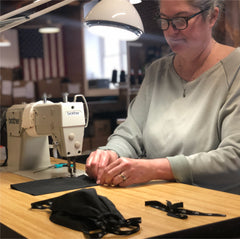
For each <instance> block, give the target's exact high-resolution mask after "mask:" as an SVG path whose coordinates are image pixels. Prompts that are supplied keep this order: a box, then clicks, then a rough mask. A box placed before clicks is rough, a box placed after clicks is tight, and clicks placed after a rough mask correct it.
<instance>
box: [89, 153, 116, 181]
mask: <svg viewBox="0 0 240 239" xmlns="http://www.w3.org/2000/svg"><path fill="white" fill-rule="evenodd" d="M117 158H118V155H117V153H115V152H114V151H111V150H100V149H98V150H96V151H94V152H92V153H91V154H90V155H89V157H88V159H87V161H86V173H87V174H88V176H89V177H91V178H95V179H96V181H97V183H98V184H99V183H100V178H101V177H102V174H103V171H104V169H105V168H106V167H107V165H109V164H110V163H112V162H113V161H115V160H116V159H117Z"/></svg>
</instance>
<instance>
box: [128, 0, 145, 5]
mask: <svg viewBox="0 0 240 239" xmlns="http://www.w3.org/2000/svg"><path fill="white" fill-rule="evenodd" d="M141 2H142V0H130V3H132V4H138V3H141Z"/></svg>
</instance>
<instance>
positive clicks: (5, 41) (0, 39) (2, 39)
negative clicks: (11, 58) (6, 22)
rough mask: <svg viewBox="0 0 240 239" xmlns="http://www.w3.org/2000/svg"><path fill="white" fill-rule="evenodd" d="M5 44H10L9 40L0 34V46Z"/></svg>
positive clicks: (5, 45)
mask: <svg viewBox="0 0 240 239" xmlns="http://www.w3.org/2000/svg"><path fill="white" fill-rule="evenodd" d="M7 46H11V42H10V41H9V40H8V39H6V38H5V36H4V35H1V36H0V47H7Z"/></svg>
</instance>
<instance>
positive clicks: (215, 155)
mask: <svg viewBox="0 0 240 239" xmlns="http://www.w3.org/2000/svg"><path fill="white" fill-rule="evenodd" d="M173 57H174V54H171V55H168V56H166V57H163V58H160V59H158V60H156V61H155V62H154V63H152V64H151V66H150V67H149V68H148V69H147V71H146V74H145V79H144V81H143V83H142V86H141V88H140V90H139V93H138V95H137V97H136V98H135V99H134V100H133V101H132V102H131V104H130V106H129V109H128V117H127V119H126V121H125V122H124V123H122V124H121V125H120V126H119V127H117V128H116V130H115V131H114V133H113V135H111V136H110V137H109V141H108V144H107V145H106V146H104V147H102V149H111V150H114V151H115V152H117V153H118V155H119V156H122V157H129V158H148V159H154V158H168V160H169V162H170V165H171V168H172V171H173V174H174V177H175V179H176V180H177V181H178V182H182V183H187V184H192V185H198V186H202V187H208V188H212V189H217V190H222V191H228V192H233V193H239V194H240V48H237V49H236V50H235V51H233V52H232V53H231V54H230V55H229V56H227V57H226V58H225V59H223V60H221V61H220V62H219V63H217V64H216V65H215V66H213V67H212V68H211V69H209V70H208V71H206V72H205V73H203V74H202V75H201V76H200V77H198V78H197V79H196V80H194V81H191V82H185V81H184V80H182V79H181V78H180V77H179V76H178V74H177V73H176V71H175V69H174V67H173Z"/></svg>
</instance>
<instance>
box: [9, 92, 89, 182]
mask: <svg viewBox="0 0 240 239" xmlns="http://www.w3.org/2000/svg"><path fill="white" fill-rule="evenodd" d="M78 97H81V98H82V100H83V102H84V103H83V102H77V98H78ZM84 105H85V111H86V117H85V113H84ZM88 118H89V113H88V106H87V103H86V100H85V97H84V96H83V95H76V96H75V97H74V101H73V102H68V99H67V97H65V100H64V102H60V103H52V102H50V101H46V99H45V100H43V101H39V102H36V103H30V104H19V105H13V106H12V107H10V108H9V109H8V110H7V113H6V120H7V138H8V166H7V170H8V171H10V172H14V173H17V174H20V175H23V176H27V177H30V178H33V179H42V178H44V179H46V178H53V177H60V176H61V177H62V176H68V175H69V173H70V174H71V176H72V170H74V169H72V165H74V166H75V162H74V157H76V156H79V155H81V153H82V144H83V136H84V128H85V127H87V125H88ZM48 136H51V137H52V141H53V151H56V149H57V151H58V153H59V154H60V156H62V157H63V158H67V159H68V167H63V168H49V169H48V170H44V171H41V172H40V171H39V172H38V173H37V171H38V170H39V169H44V168H47V167H49V166H50V165H51V163H50V153H49V142H48ZM55 155H56V154H55ZM71 161H73V164H72V163H71Z"/></svg>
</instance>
